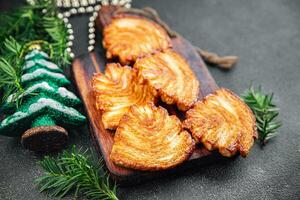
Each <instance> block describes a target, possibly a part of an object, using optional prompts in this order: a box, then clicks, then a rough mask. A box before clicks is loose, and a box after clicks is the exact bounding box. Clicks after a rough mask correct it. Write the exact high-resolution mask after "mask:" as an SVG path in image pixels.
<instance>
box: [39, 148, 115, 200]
mask: <svg viewBox="0 0 300 200" xmlns="http://www.w3.org/2000/svg"><path fill="white" fill-rule="evenodd" d="M39 164H40V165H41V166H42V168H43V169H44V170H45V171H46V173H45V174H44V175H43V176H42V177H40V178H38V179H36V184H37V186H38V188H39V189H40V191H41V192H43V191H47V192H48V193H49V195H50V196H54V197H64V196H65V195H67V194H68V193H70V192H71V191H75V197H77V196H78V195H79V194H80V195H83V196H85V197H87V198H89V199H104V200H117V199H118V198H117V196H116V185H115V184H114V185H111V184H110V181H109V176H108V175H107V174H104V175H102V176H101V175H100V171H101V169H102V168H103V161H102V160H100V161H99V162H93V161H92V159H91V158H90V157H89V156H88V155H87V152H86V151H85V152H82V151H80V150H79V151H77V150H76V148H75V146H73V149H72V151H71V152H70V153H69V152H68V151H64V152H63V153H62V154H60V155H59V156H58V157H56V158H53V157H49V156H46V157H45V158H44V159H43V160H42V161H40V162H39Z"/></svg>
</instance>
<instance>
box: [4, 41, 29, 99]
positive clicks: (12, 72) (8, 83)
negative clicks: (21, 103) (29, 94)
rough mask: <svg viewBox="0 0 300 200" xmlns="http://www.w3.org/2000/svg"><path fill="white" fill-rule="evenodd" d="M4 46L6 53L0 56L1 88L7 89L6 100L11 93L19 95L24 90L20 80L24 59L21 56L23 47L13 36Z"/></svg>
mask: <svg viewBox="0 0 300 200" xmlns="http://www.w3.org/2000/svg"><path fill="white" fill-rule="evenodd" d="M3 46H4V47H3V49H4V50H5V51H6V55H5V56H2V57H0V89H5V92H4V95H3V101H4V100H5V99H6V98H7V97H8V96H9V95H10V94H12V93H15V94H16V95H15V97H17V96H18V95H19V94H21V93H22V92H23V91H24V90H23V88H22V85H21V80H20V79H21V75H22V74H21V66H22V65H23V59H21V58H20V55H21V49H22V47H21V45H20V44H19V43H17V41H16V40H15V39H14V38H12V37H9V39H6V40H5V41H4V43H3Z"/></svg>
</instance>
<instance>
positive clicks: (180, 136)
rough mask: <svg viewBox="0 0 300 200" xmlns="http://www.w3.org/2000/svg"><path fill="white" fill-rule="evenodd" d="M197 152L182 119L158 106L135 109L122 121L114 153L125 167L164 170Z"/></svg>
mask: <svg viewBox="0 0 300 200" xmlns="http://www.w3.org/2000/svg"><path fill="white" fill-rule="evenodd" d="M193 149H194V142H193V140H192V137H191V135H190V134H189V133H188V132H187V131H184V130H182V124H181V122H180V120H179V119H178V118H177V117H176V116H175V115H173V116H169V115H168V112H167V110H165V109H164V108H162V107H155V106H154V104H147V105H144V106H132V107H131V108H130V110H129V112H128V113H126V114H125V115H124V116H123V118H122V119H121V121H120V124H119V127H118V128H117V130H116V133H115V137H114V145H113V148H112V152H111V154H110V158H111V160H112V161H113V162H114V163H115V164H117V165H119V166H123V167H128V168H133V169H138V170H163V169H168V168H172V167H174V166H176V165H178V164H180V163H182V162H183V161H185V160H187V159H188V158H189V156H190V154H191V153H192V151H193Z"/></svg>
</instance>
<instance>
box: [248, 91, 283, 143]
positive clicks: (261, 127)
mask: <svg viewBox="0 0 300 200" xmlns="http://www.w3.org/2000/svg"><path fill="white" fill-rule="evenodd" d="M242 98H243V100H244V101H245V103H246V104H247V105H248V106H249V107H250V108H251V110H252V111H253V113H254V115H255V117H256V124H257V129H258V133H259V140H260V143H261V144H262V145H264V144H265V143H266V142H267V141H268V140H269V139H271V138H272V137H274V136H276V135H277V133H276V131H277V129H278V128H279V127H281V126H282V123H281V122H280V121H278V120H277V116H278V115H279V109H278V108H277V107H276V105H275V104H274V103H273V93H272V94H263V92H262V90H261V87H258V89H254V88H253V87H252V86H251V87H250V88H249V89H248V90H246V91H245V92H244V94H243V95H242Z"/></svg>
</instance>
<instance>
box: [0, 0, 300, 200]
mask: <svg viewBox="0 0 300 200" xmlns="http://www.w3.org/2000/svg"><path fill="white" fill-rule="evenodd" d="M18 4H20V1H17V0H11V1H4V0H2V1H0V5H1V10H4V9H7V8H9V7H12V6H13V5H15V6H16V5H18ZM133 5H134V6H135V7H144V6H151V7H153V8H155V9H157V10H158V12H159V13H160V15H161V17H162V19H164V20H165V21H166V22H167V23H168V24H169V25H170V26H171V27H172V28H173V29H175V30H176V31H178V32H179V33H180V34H182V35H183V36H185V37H186V38H187V39H188V40H190V41H191V42H192V43H193V44H195V45H197V46H199V47H201V48H203V49H207V50H210V51H214V52H217V53H219V54H223V55H225V54H236V55H238V56H239V57H240V62H239V63H238V65H237V66H236V67H235V68H234V69H232V70H230V71H226V72H225V71H221V70H219V69H216V68H213V67H210V68H209V70H210V71H211V73H212V75H213V77H214V78H215V79H216V81H217V83H218V84H219V85H220V86H222V87H227V88H230V89H232V90H233V91H235V92H236V93H238V94H240V93H241V92H243V91H244V90H245V89H246V88H247V87H248V86H249V84H250V83H251V81H253V83H255V84H257V85H258V84H261V85H262V86H263V88H264V89H265V90H266V91H274V92H275V101H276V103H277V104H278V106H279V107H280V109H281V112H280V118H281V120H282V121H283V127H282V128H281V129H280V130H279V136H277V137H276V138H274V139H273V140H272V141H271V142H270V143H269V144H268V145H267V146H265V147H264V148H263V149H261V148H260V147H259V145H257V144H256V145H255V146H254V147H253V149H252V151H251V153H250V155H249V156H248V157H247V158H246V159H244V158H240V157H239V158H237V159H235V160H233V161H231V162H227V163H222V164H217V163H216V164H212V165H209V166H206V167H196V168H195V169H193V170H192V171H191V172H189V171H187V172H184V173H181V174H178V175H176V176H172V177H163V178H160V179H156V180H154V181H150V182H145V183H143V184H139V185H137V186H131V187H128V188H119V190H118V195H119V197H120V199H128V200H146V199H151V200H153V199H163V200H164V199H174V200H175V199H176V200H183V199H184V200H192V199H287V200H288V199H300V131H299V128H300V115H299V110H300V109H299V108H300V106H299V103H300V77H299V75H300V1H298V0H253V1H249V0H227V1H222V0H202V1H200V0H186V1H182V0H168V1H167V0H151V1H147V0H134V3H133ZM87 21H88V20H87V17H77V18H74V19H73V20H72V23H73V25H74V27H75V37H76V46H75V52H76V54H77V55H80V54H83V53H85V52H86V48H87ZM70 143H75V144H77V145H78V146H83V147H91V141H90V138H89V134H88V130H87V128H86V127H84V128H82V129H81V130H78V131H77V132H75V133H74V134H73V135H72V138H71V142H70ZM0 160H1V163H0V199H1V200H4V199H5V200H6V199H10V200H23V199H25V200H31V199H36V200H38V199H51V198H47V197H46V196H45V195H44V194H39V193H38V192H37V190H36V189H35V188H34V184H33V180H34V179H35V178H36V177H38V176H39V175H40V174H41V173H42V171H41V169H40V168H39V167H38V166H37V165H36V162H37V161H38V158H37V157H36V156H34V155H33V154H32V153H30V152H28V151H25V150H24V149H23V148H22V147H21V146H20V144H19V141H18V140H17V139H11V138H6V137H0ZM66 199H68V198H66ZM70 199H71V197H70Z"/></svg>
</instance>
